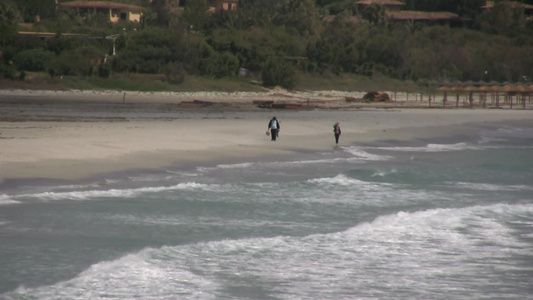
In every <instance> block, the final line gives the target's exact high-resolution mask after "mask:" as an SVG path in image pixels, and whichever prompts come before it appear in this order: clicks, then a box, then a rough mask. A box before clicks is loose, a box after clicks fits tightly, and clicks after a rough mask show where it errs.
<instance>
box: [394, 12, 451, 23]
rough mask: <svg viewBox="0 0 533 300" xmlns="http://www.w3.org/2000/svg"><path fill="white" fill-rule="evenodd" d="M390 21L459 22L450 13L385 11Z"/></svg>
mask: <svg viewBox="0 0 533 300" xmlns="http://www.w3.org/2000/svg"><path fill="white" fill-rule="evenodd" d="M385 14H386V15H387V17H388V18H389V20H392V21H398V22H401V21H419V22H425V23H434V24H450V23H455V22H459V21H460V20H459V16H458V15H457V14H454V13H451V12H444V11H443V12H426V11H413V10H402V11H387V12H385Z"/></svg>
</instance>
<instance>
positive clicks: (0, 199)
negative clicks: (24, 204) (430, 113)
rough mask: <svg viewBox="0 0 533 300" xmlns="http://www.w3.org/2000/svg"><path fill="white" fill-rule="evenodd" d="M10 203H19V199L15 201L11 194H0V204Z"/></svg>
mask: <svg viewBox="0 0 533 300" xmlns="http://www.w3.org/2000/svg"><path fill="white" fill-rule="evenodd" d="M12 204H20V201H17V200H15V199H13V198H11V196H9V195H6V194H0V205H12Z"/></svg>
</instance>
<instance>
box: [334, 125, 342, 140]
mask: <svg viewBox="0 0 533 300" xmlns="http://www.w3.org/2000/svg"><path fill="white" fill-rule="evenodd" d="M333 133H334V134H335V144H339V137H340V136H341V126H340V125H339V122H337V123H335V125H333Z"/></svg>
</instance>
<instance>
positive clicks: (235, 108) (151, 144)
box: [0, 91, 533, 183]
mask: <svg viewBox="0 0 533 300" xmlns="http://www.w3.org/2000/svg"><path fill="white" fill-rule="evenodd" d="M347 96H349V94H348V93H333V92H331V93H314V94H305V93H302V94H287V93H277V92H271V93H265V94H260V93H248V94H247V93H233V94H231V93H227V94H225V93H184V94H179V95H178V94H171V93H144V94H141V93H127V94H125V93H119V92H100V93H96V92H76V91H70V92H51V91H48V92H45V91H0V183H1V182H5V181H6V180H7V179H30V178H48V179H83V178H88V177H91V176H97V175H98V174H103V173H114V172H125V171H130V170H139V169H144V170H146V169H161V168H165V167H166V166H169V165H195V164H201V163H209V162H216V161H221V160H231V161H234V162H238V161H248V160H254V159H264V158H265V157H270V158H279V157H283V156H291V155H305V154H306V153H309V152H316V151H331V150H334V149H335V144H334V137H333V131H332V128H333V127H332V126H333V124H334V123H335V122H337V121H338V122H340V125H341V128H342V135H341V138H340V143H339V144H340V145H339V146H341V147H342V146H343V145H354V144H358V143H370V142H376V141H380V140H404V139H423V138H425V137H438V136H442V137H447V136H451V135H460V134H461V132H463V131H465V130H478V129H479V128H482V127H484V126H492V124H502V123H503V124H505V123H511V122H528V123H529V124H532V123H533V121H532V119H533V118H532V116H533V115H532V114H533V113H532V110H529V109H519V108H516V109H481V108H474V109H467V108H459V109H455V108H447V109H427V108H426V109H423V108H421V107H419V106H421V104H420V103H419V102H418V103H417V102H412V103H407V102H405V101H404V102H393V103H388V104H383V103H378V104H374V105H371V104H369V105H367V104H362V103H358V104H354V103H348V104H347V103H345V101H344V99H345V98H346V97H347ZM355 96H356V97H357V96H359V95H355ZM258 101H259V102H260V101H273V102H274V103H289V104H290V103H292V104H294V105H297V106H298V107H297V109H272V108H259V107H257V105H256V104H257V103H258ZM342 103H344V104H342ZM424 105H425V104H424ZM273 116H276V117H277V118H278V120H279V121H280V123H281V131H280V138H279V139H278V141H276V142H271V141H270V138H269V137H268V136H266V134H265V131H266V130H267V123H268V121H269V119H270V118H272V117H273Z"/></svg>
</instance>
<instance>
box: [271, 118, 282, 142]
mask: <svg viewBox="0 0 533 300" xmlns="http://www.w3.org/2000/svg"><path fill="white" fill-rule="evenodd" d="M280 128H281V126H279V122H278V119H276V117H273V118H272V119H270V121H269V122H268V129H270V137H271V141H275V140H276V138H277V137H278V134H279V130H280Z"/></svg>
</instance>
